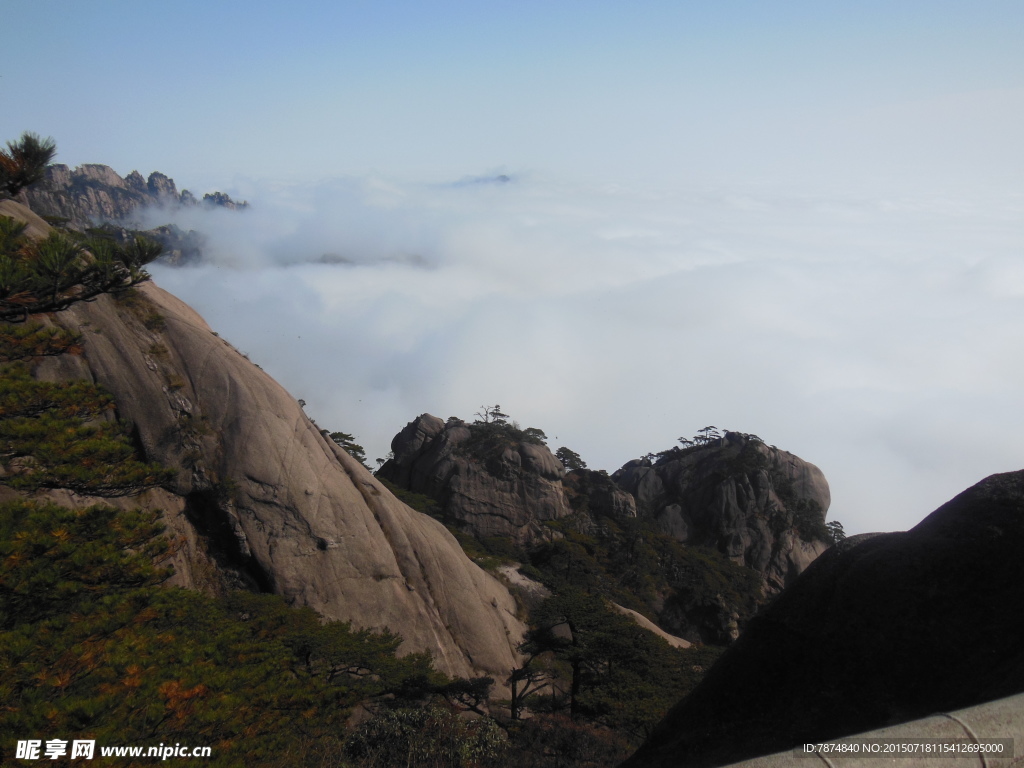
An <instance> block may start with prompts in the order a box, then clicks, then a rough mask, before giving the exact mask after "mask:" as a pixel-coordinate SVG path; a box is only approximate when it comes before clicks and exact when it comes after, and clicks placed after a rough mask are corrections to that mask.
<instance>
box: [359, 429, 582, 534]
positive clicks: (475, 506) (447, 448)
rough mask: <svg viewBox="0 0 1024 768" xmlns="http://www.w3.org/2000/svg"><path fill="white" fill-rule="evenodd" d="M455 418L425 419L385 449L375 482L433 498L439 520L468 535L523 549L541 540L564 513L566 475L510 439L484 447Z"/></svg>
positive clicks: (541, 452) (531, 446)
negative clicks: (505, 539) (504, 539)
mask: <svg viewBox="0 0 1024 768" xmlns="http://www.w3.org/2000/svg"><path fill="white" fill-rule="evenodd" d="M474 428H476V429H478V430H479V429H480V426H479V425H476V426H475V427H474V425H467V424H466V423H465V422H464V421H462V420H460V419H449V420H448V421H447V422H444V421H441V419H439V418H437V417H436V416H431V415H430V414H429V413H425V414H423V415H421V416H418V417H417V418H416V419H414V420H413V421H411V422H410V423H409V424H407V425H406V426H405V428H404V429H403V430H402V431H401V432H400V433H399V434H398V435H397V436H396V437H395V439H394V440H393V441H392V443H391V448H392V452H393V458H391V459H390V460H389V461H387V462H386V463H385V464H384V465H383V466H382V467H381V469H380V471H379V473H378V474H379V475H380V477H382V478H384V479H385V480H388V481H389V482H392V483H395V484H396V485H398V486H399V487H401V488H404V489H406V490H410V491H413V492H415V493H422V494H426V495H428V496H431V497H433V498H434V499H436V500H437V501H439V502H440V503H441V505H442V508H443V512H444V515H445V516H446V517H448V518H451V519H453V520H456V521H458V522H459V523H460V524H462V525H464V526H465V527H466V528H468V529H469V530H471V531H472V532H473V533H474V534H475V535H477V536H481V537H488V536H509V537H511V538H513V539H515V540H516V541H518V542H528V541H532V540H534V539H537V538H541V537H543V536H544V535H545V531H546V529H545V528H544V527H543V524H544V522H545V521H548V520H557V519H558V518H561V517H565V516H566V515H568V514H569V512H570V509H569V505H568V504H567V503H566V499H565V495H564V493H563V490H562V478H563V477H564V476H565V469H564V468H563V467H562V464H561V462H560V461H559V460H558V459H556V458H555V457H554V455H552V453H551V451H549V450H548V448H547V446H546V445H544V444H543V443H540V442H536V441H534V442H530V441H527V440H523V439H517V437H516V436H510V437H509V438H508V439H504V440H500V439H499V440H497V441H495V442H494V443H493V444H491V445H483V444H481V443H480V441H474V440H473V437H474V435H473V430H474Z"/></svg>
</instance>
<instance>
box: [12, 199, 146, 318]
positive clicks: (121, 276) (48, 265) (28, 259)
mask: <svg viewBox="0 0 1024 768" xmlns="http://www.w3.org/2000/svg"><path fill="white" fill-rule="evenodd" d="M25 230H26V225H25V224H24V223H21V222H17V221H15V220H14V219H12V218H10V217H8V216H0V320H24V319H25V318H27V317H28V316H29V315H31V314H37V313H40V312H56V311H60V310H62V309H65V308H67V307H69V306H71V305H72V304H74V303H76V302H79V301H87V300H89V299H91V298H94V297H96V296H99V295H100V294H103V293H116V292H119V291H124V290H126V289H128V288H131V287H132V286H134V285H137V284H139V283H141V282H144V281H146V280H148V279H149V273H148V272H146V270H145V269H143V267H144V266H145V265H146V264H148V263H149V262H151V261H153V259H155V258H156V257H157V256H159V255H160V251H161V248H160V246H159V245H158V244H157V243H154V242H152V241H150V240H147V239H146V238H144V237H141V236H136V237H135V238H133V239H132V240H131V241H130V242H128V243H126V244H121V243H118V242H116V241H114V240H111V239H105V238H99V239H88V240H82V239H80V238H78V237H75V236H74V235H72V234H69V233H64V232H58V231H56V230H54V231H52V232H50V233H49V234H48V235H47V236H46V237H45V238H44V239H42V240H33V239H30V238H27V237H26V236H25Z"/></svg>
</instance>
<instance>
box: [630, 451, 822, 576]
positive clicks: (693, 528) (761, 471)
mask: <svg viewBox="0 0 1024 768" xmlns="http://www.w3.org/2000/svg"><path fill="white" fill-rule="evenodd" d="M612 478H613V479H614V480H615V481H616V483H618V484H619V486H621V487H622V488H623V489H624V490H626V491H628V492H629V493H630V494H632V496H633V497H634V498H635V499H636V505H637V508H638V509H639V510H640V511H641V514H644V515H648V516H650V517H652V518H653V519H654V520H656V521H657V524H658V527H659V528H660V529H661V530H663V531H664V532H665V533H668V534H671V535H672V536H673V537H675V538H676V539H677V540H679V541H681V542H683V543H685V544H697V545H705V546H711V547H715V548H717V549H719V550H720V551H721V552H723V553H724V554H726V555H728V556H729V557H730V558H732V559H733V560H734V561H735V562H737V563H740V564H742V565H746V566H748V567H749V568H753V569H754V570H755V571H757V572H758V573H760V574H761V575H763V576H764V578H765V582H766V587H767V589H768V591H769V592H771V593H777V592H779V591H781V590H782V589H783V588H784V587H785V586H787V585H788V584H789V583H790V582H792V580H793V579H795V578H796V577H797V576H798V575H799V574H800V573H801V572H803V570H804V569H806V568H807V566H809V565H810V564H811V563H812V562H813V561H814V559H815V558H817V557H818V555H820V554H821V553H822V552H824V551H825V550H826V549H827V548H828V546H830V545H831V541H830V538H829V534H828V530H827V529H826V528H825V527H824V522H825V513H826V512H827V511H828V508H829V504H830V502H831V496H830V494H829V488H828V482H827V481H826V480H825V476H824V475H823V474H822V472H821V470H820V469H818V468H817V467H816V466H814V465H813V464H810V463H809V462H806V461H804V460H803V459H800V458H799V457H797V456H794V455H793V454H791V453H789V452H787V451H782V450H779V449H778V448H775V447H770V446H767V445H765V444H764V443H763V442H762V441H761V440H760V439H758V438H756V437H753V436H750V435H744V434H742V433H739V432H726V433H725V435H724V436H723V437H721V438H718V439H714V440H710V441H708V442H707V443H706V444H704V445H695V446H691V447H688V448H683V449H678V448H677V449H672V450H670V451H666V452H665V453H663V454H661V455H660V456H659V457H657V458H654V459H653V460H652V459H637V460H635V461H631V462H629V463H628V464H626V465H625V466H624V467H623V468H622V469H620V470H618V471H617V472H615V473H614V474H613V475H612Z"/></svg>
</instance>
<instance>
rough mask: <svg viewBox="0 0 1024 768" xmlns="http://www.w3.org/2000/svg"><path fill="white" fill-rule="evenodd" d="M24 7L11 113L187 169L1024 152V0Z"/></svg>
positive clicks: (736, 165)
mask: <svg viewBox="0 0 1024 768" xmlns="http://www.w3.org/2000/svg"><path fill="white" fill-rule="evenodd" d="M4 18H5V26H6V27H7V28H8V29H10V30H17V31H18V32H17V34H15V35H11V36H9V39H8V41H7V43H6V45H5V50H4V52H3V54H2V59H0V63H2V72H0V74H2V75H3V77H2V78H0V104H2V110H0V129H2V130H3V132H4V134H5V135H12V134H17V133H18V132H20V131H21V130H26V129H30V130H36V131H38V132H41V133H43V134H48V135H53V136H54V137H55V138H57V139H58V141H59V144H60V147H61V160H63V161H65V162H68V163H69V164H72V165H75V164H78V163H80V162H89V161H94V160H97V159H103V160H105V162H107V163H108V164H110V165H112V166H114V167H115V169H117V170H119V171H120V172H122V173H126V172H127V171H128V170H131V169H133V168H136V167H138V168H139V169H140V170H142V171H143V172H146V171H148V170H153V169H156V168H159V169H160V170H164V171H165V172H167V173H171V174H172V175H174V176H175V178H177V179H179V180H180V182H181V183H182V184H184V185H186V186H188V185H191V186H197V185H209V184H221V185H224V184H225V183H226V182H225V180H228V181H230V180H232V179H234V178H235V177H236V176H241V177H246V176H253V175H257V176H268V175H269V176H275V177H284V176H288V177H293V178H313V177H325V176H332V175H336V174H344V173H366V172H377V173H383V174H388V175H399V176H402V177H407V178H416V179H421V180H425V179H435V180H436V179H439V178H445V177H449V176H454V177H455V178H458V177H459V176H461V175H464V174H471V173H480V172H484V171H486V170H489V169H495V168H507V169H511V170H516V171H525V170H542V171H550V172H556V173H565V174H573V175H579V174H588V175H590V176H593V177H595V178H596V177H605V176H608V175H611V174H614V175H615V176H616V177H621V178H633V179H638V180H642V181H645V182H653V181H660V182H664V183H671V182H672V181H673V180H675V179H678V178H681V177H682V178H691V177H696V178H700V179H710V180H720V179H737V178H741V179H742V178H753V179H759V180H764V179H768V180H777V179H779V178H780V177H792V178H797V179H801V180H804V179H807V178H814V180H815V181H823V180H828V181H830V182H832V183H834V182H839V183H842V182H843V181H844V180H845V181H846V182H847V183H851V184H853V183H861V182H863V181H864V176H865V175H869V176H877V175H883V176H886V177H889V178H901V179H903V180H906V177H907V176H909V175H911V174H912V173H913V172H915V171H916V172H918V173H922V174H924V173H925V172H927V174H926V175H927V177H928V179H930V181H929V183H948V184H950V185H955V184H957V183H961V181H963V180H971V181H977V180H978V178H979V177H982V178H985V179H987V180H990V179H992V178H993V175H995V176H997V177H998V176H999V175H1003V177H1004V178H1003V180H1004V181H1006V180H1007V179H1012V178H1014V177H1015V176H1019V175H1020V172H1021V171H1022V170H1024V162H1022V156H1021V152H1020V151H1019V150H1018V151H1015V152H1012V153H1011V154H1010V155H1007V154H1006V153H1007V152H1010V148H1009V147H1008V146H1006V145H1007V144H1008V143H1009V142H1008V140H1007V139H1008V137H1009V135H1010V133H1012V132H1013V131H1016V130H1019V128H1020V125H1021V120H1022V117H1021V111H1022V108H1021V103H1022V96H1021V88H1022V86H1024V83H1022V78H1024V75H1022V72H1024V61H1022V58H1024V56H1022V53H1021V45H1020V39H1019V31H1020V29H1022V28H1024V7H1022V6H1021V4H1020V3H1019V2H990V1H989V2H985V1H982V2H948V1H947V2H943V1H942V0H931V1H930V2H915V1H912V0H902V1H901V2H898V3H893V2H857V3H832V2H829V3H822V2H770V3H766V2H749V1H744V2H736V1H732V2H730V1H729V0H726V1H725V2H715V3H706V2H699V3H698V2H634V3H621V2H620V3H607V2H586V3H584V2H516V3H492V2H489V3H470V2H407V3H396V2H375V3H370V2H366V3H352V2H341V3H308V2H307V3H302V2H299V3H287V4H286V3H280V2H274V3H266V2H244V3H242V2H212V3H211V2H187V1H186V2H175V3H138V2H112V1H110V0H96V1H95V2H89V3H81V2H50V1H48V0H32V2H12V1H11V0H7V2H5V4H4ZM1008 120H1009V121H1010V122H1011V124H1010V125H1006V123H1007V121H1008ZM926 132H928V133H931V137H930V138H926V140H924V141H922V140H921V139H922V134H924V133H926ZM908 134H909V135H908ZM958 140H959V141H960V146H959V147H957V152H956V153H955V155H956V156H950V153H949V152H948V149H949V146H948V144H949V142H957V141H958ZM993 142H995V143H996V144H997V145H999V147H998V148H999V150H1001V152H1002V154H1001V153H1000V152H999V151H993V147H992V143H993ZM979 165H980V166H983V167H978V166H979ZM865 166H867V167H866V168H865ZM847 177H848V178H847Z"/></svg>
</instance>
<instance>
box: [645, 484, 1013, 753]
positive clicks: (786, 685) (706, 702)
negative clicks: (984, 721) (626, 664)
mask: <svg viewBox="0 0 1024 768" xmlns="http://www.w3.org/2000/svg"><path fill="white" fill-rule="evenodd" d="M1022 547H1024V471H1020V472H1011V473H1007V474H1002V475H993V476H991V477H989V478H987V479H985V480H983V481H982V482H980V483H978V484H977V485H975V486H974V487H972V488H970V489H968V490H966V491H964V492H963V493H961V494H960V495H959V496H957V497H956V498H954V499H953V500H952V501H949V502H948V503H946V504H944V505H943V506H941V507H940V508H939V509H937V510H936V511H935V512H933V513H932V514H930V515H929V516H928V517H926V518H925V519H924V520H923V521H922V522H921V523H919V524H918V525H917V526H915V527H914V528H912V529H911V530H909V531H906V532H902V533H885V534H865V535H861V536H855V537H851V538H849V539H847V540H845V541H844V542H842V543H840V544H839V545H838V546H836V547H834V548H833V549H832V550H830V551H829V552H827V553H826V554H825V555H823V556H822V557H821V558H819V559H818V560H817V561H816V562H815V563H814V564H813V565H811V567H810V568H808V569H807V571H806V572H805V573H804V574H803V575H802V576H801V577H800V578H799V579H797V581H796V582H795V583H794V584H793V585H792V586H790V587H789V588H787V590H786V591H785V592H783V593H782V595H780V596H779V598H778V600H777V601H776V602H775V603H774V604H773V605H771V606H770V607H769V608H768V609H767V610H766V611H765V612H764V613H763V615H761V616H759V617H758V618H756V619H754V620H753V621H752V622H751V623H750V626H749V627H748V629H747V631H746V632H745V633H744V635H743V636H742V637H741V638H740V639H739V641H738V642H737V643H736V644H735V645H734V646H733V647H732V648H731V649H729V651H727V652H726V654H725V655H724V656H723V657H722V658H721V659H720V660H719V662H718V663H717V664H716V665H715V667H714V668H713V669H712V670H711V671H710V672H709V674H708V676H707V677H706V678H705V679H704V681H703V682H702V683H701V684H700V686H699V687H698V688H697V689H696V690H695V691H694V692H693V693H692V694H691V695H690V696H688V697H687V698H686V699H684V700H683V701H682V702H680V703H679V704H678V705H677V706H676V707H675V708H674V709H673V710H672V711H671V712H670V713H669V715H668V716H667V717H666V719H665V720H664V721H663V722H662V724H661V725H659V726H658V728H657V730H656V731H655V733H654V734H653V735H652V737H651V739H650V741H649V742H648V744H647V745H646V746H645V747H644V748H643V749H641V750H640V751H639V752H638V753H637V754H636V756H634V757H633V758H632V759H631V760H630V761H628V763H627V765H628V766H644V767H645V768H646V767H648V766H654V767H655V768H657V767H658V766H676V765H683V764H685V765H693V766H710V765H721V764H725V763H729V762H733V761H736V760H740V759H745V758H748V757H753V756H755V755H759V754H767V753H769V752H775V751H781V750H783V749H787V748H790V747H794V746H796V745H798V744H802V743H805V742H820V741H825V740H829V739H833V738H837V737H839V736H843V735H847V734H853V733H859V732H862V731H867V730H871V729H874V728H879V727H883V726H886V725H891V724H894V723H899V722H905V721H908V720H912V719H915V718H919V717H924V716H927V715H930V714H932V713H934V712H949V711H952V710H956V709H959V708H962V707H967V706H971V705H974V704H978V703H981V702H984V701H990V700H993V699H996V698H1000V697H1003V696H1009V695H1012V694H1015V693H1019V692H1021V691H1024V652H1022V649H1024V614H1022V613H1021V611H1020V608H1019V607H1020V605H1021V604H1022V603H1024V560H1022V558H1021V557H1020V552H1021V549H1022ZM987 735H990V736H1002V735H1004V734H1001V733H1000V734H987Z"/></svg>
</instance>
